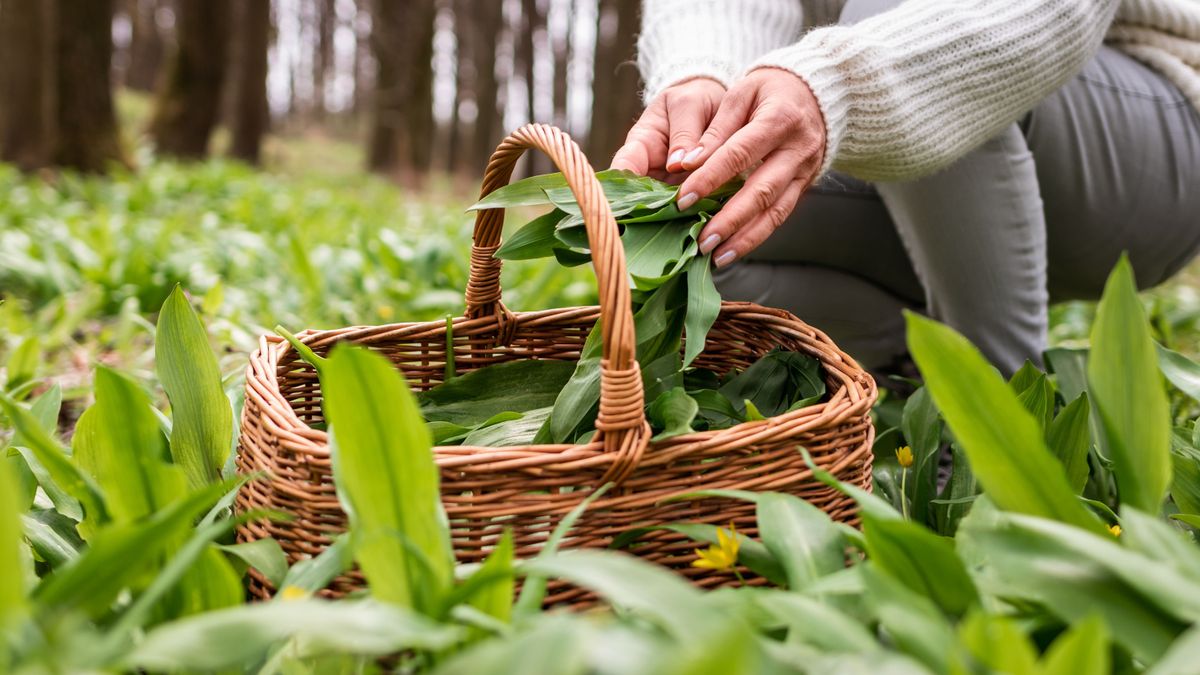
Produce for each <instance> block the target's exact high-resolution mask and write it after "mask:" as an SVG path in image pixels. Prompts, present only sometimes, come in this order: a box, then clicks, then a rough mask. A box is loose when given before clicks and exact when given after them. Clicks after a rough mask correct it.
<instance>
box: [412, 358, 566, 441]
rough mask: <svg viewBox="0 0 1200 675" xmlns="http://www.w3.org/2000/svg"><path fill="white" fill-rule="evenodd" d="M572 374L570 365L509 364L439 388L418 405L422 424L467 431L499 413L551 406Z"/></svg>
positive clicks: (423, 395) (420, 397) (422, 397)
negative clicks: (451, 425)
mask: <svg viewBox="0 0 1200 675" xmlns="http://www.w3.org/2000/svg"><path fill="white" fill-rule="evenodd" d="M574 371H575V364H574V363H572V362H570V361H542V360H535V359H527V360H522V361H510V362H508V363H500V364H497V365H494V366H488V367H486V368H480V369H479V370H474V371H471V372H469V373H466V374H464V375H462V376H460V377H457V378H455V379H453V380H451V381H450V382H446V383H444V384H440V385H438V386H436V387H434V388H433V389H430V390H429V391H426V392H422V393H421V394H419V395H418V401H419V402H420V404H421V413H422V414H423V415H424V417H425V419H426V420H429V421H436V422H453V423H454V424H460V425H463V426H468V427H469V426H473V425H478V424H480V423H482V422H485V421H487V420H488V419H489V418H491V417H492V416H494V415H497V414H500V413H504V412H510V411H514V410H515V411H518V412H520V411H524V410H533V409H534V408H541V407H543V406H547V405H551V404H552V403H554V400H555V398H556V397H557V396H558V394H559V391H561V390H562V388H563V386H564V385H565V384H566V383H567V380H568V379H569V378H570V377H571V373H572V372H574Z"/></svg>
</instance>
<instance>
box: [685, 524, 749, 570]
mask: <svg viewBox="0 0 1200 675" xmlns="http://www.w3.org/2000/svg"><path fill="white" fill-rule="evenodd" d="M740 547H741V542H740V541H738V537H737V528H736V527H734V526H733V523H730V524H729V533H728V534H726V532H725V530H724V529H722V528H717V543H716V544H713V545H712V546H709V547H708V549H707V550H703V551H702V550H700V549H696V555H697V556H699V557H698V558H696V559H695V560H693V561H692V567H703V568H705V569H710V570H731V569H733V566H734V565H736V564H737V559H738V548H740Z"/></svg>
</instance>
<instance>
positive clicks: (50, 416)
mask: <svg viewBox="0 0 1200 675" xmlns="http://www.w3.org/2000/svg"><path fill="white" fill-rule="evenodd" d="M61 408H62V388H61V387H59V386H58V385H57V384H55V385H54V386H52V387H50V388H49V389H47V390H46V391H45V393H43V394H42V395H40V396H38V397H37V398H36V399H34V401H33V403H32V404H31V405H30V406H29V412H30V413H31V414H32V415H33V417H34V419H36V420H37V421H38V424H40V425H41V427H42V428H43V429H45V430H46V433H47V434H49V435H50V436H51V437H53V435H54V431H55V430H56V429H57V428H58V414H59V411H60V410H61ZM10 445H13V446H21V447H24V446H27V445H28V443H27V442H26V441H25V439H24V438H23V437H22V435H21V433H20V432H17V433H16V434H15V435H14V436H13V438H12V441H11V443H10ZM0 449H2V448H0ZM5 455H6V457H5V459H4V462H5V463H7V464H8V465H9V466H10V467H11V468H12V471H13V479H14V481H15V482H16V484H17V495H18V496H17V503H18V504H20V505H21V510H23V511H24V510H28V509H29V507H30V506H31V505H32V504H33V497H34V495H35V494H36V493H37V487H38V483H39V481H38V476H36V475H34V472H33V470H32V469H31V468H30V464H29V462H27V461H26V460H25V457H24V456H23V455H22V453H21V452H20V451H19V450H16V449H15V448H14V449H10V450H9V451H8V452H7V453H5ZM43 477H44V478H45V479H46V480H45V481H44V482H45V483H46V484H47V486H48V488H44V489H46V494H47V496H49V497H51V499H52V500H57V501H58V502H59V503H64V502H67V501H70V497H69V496H67V495H65V494H57V493H56V491H58V486H57V484H55V483H54V481H53V480H50V478H49V476H48V475H45V472H44V471H43Z"/></svg>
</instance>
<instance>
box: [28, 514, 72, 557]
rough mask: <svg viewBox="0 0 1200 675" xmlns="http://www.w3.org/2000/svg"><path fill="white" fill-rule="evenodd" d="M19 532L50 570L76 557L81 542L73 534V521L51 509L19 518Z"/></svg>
mask: <svg viewBox="0 0 1200 675" xmlns="http://www.w3.org/2000/svg"><path fill="white" fill-rule="evenodd" d="M21 525H22V529H23V530H24V532H25V538H26V539H28V540H29V544H30V546H32V547H33V550H34V551H35V552H37V554H38V557H39V558H41V559H42V560H45V561H46V563H47V564H48V565H50V567H51V569H57V568H59V567H62V566H63V565H66V564H67V563H69V562H71V561H72V560H74V559H75V558H77V557H79V552H80V551H81V550H83V548H84V544H83V539H81V538H80V537H79V533H78V532H76V531H75V521H73V520H71V519H70V518H68V517H66V516H64V515H62V514H61V513H59V512H58V511H55V510H53V509H35V510H33V511H30V512H28V513H26V514H24V515H22V516H21Z"/></svg>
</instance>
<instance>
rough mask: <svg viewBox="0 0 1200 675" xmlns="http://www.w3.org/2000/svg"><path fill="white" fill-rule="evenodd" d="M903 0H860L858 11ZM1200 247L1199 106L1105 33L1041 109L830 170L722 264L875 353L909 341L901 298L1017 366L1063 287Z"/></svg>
mask: <svg viewBox="0 0 1200 675" xmlns="http://www.w3.org/2000/svg"><path fill="white" fill-rule="evenodd" d="M896 4H898V1H897V0H850V2H848V3H847V5H846V7H845V9H844V10H843V12H842V16H841V22H842V23H853V22H854V21H857V20H858V19H861V18H864V17H866V16H870V15H871V14H875V13H878V12H880V11H883V10H885V9H888V8H890V7H891V6H894V5H896ZM1197 249H1200V114H1198V113H1197V111H1196V110H1195V109H1193V108H1192V107H1191V106H1190V105H1189V104H1188V102H1187V101H1186V100H1185V99H1184V97H1183V95H1182V94H1181V93H1180V92H1179V90H1178V89H1177V88H1176V87H1175V86H1174V85H1173V84H1171V83H1170V82H1168V81H1167V80H1166V79H1164V78H1163V77H1161V76H1159V75H1158V74H1157V73H1155V72H1154V71H1152V70H1150V69H1149V68H1147V67H1146V66H1144V65H1142V64H1140V63H1138V62H1137V61H1135V60H1133V59H1132V58H1130V57H1128V56H1126V55H1124V54H1122V53H1121V52H1118V51H1117V50H1115V49H1112V48H1110V47H1107V46H1106V47H1103V48H1101V50H1100V51H1099V52H1098V53H1097V54H1096V56H1095V57H1094V58H1093V59H1092V60H1091V62H1089V63H1088V64H1087V65H1086V66H1085V67H1084V69H1083V71H1082V72H1080V73H1079V75H1077V76H1076V77H1075V78H1074V79H1072V80H1071V81H1070V82H1068V83H1067V84H1066V85H1064V86H1063V87H1062V88H1060V89H1059V90H1058V91H1056V92H1055V93H1053V94H1052V95H1050V96H1049V97H1047V98H1046V99H1045V100H1043V101H1042V102H1041V103H1039V104H1038V105H1037V107H1035V108H1034V109H1033V110H1032V111H1031V112H1030V113H1029V114H1028V115H1027V116H1026V117H1025V118H1023V119H1022V120H1020V121H1018V122H1017V123H1016V124H1014V125H1012V126H1011V127H1009V128H1008V129H1006V130H1004V131H1003V132H1002V133H1000V134H999V135H998V136H996V137H995V138H993V139H991V140H990V141H988V142H987V143H985V144H983V145H982V146H980V147H979V148H977V149H975V150H974V151H972V152H971V153H970V154H968V155H967V156H965V157H963V158H962V159H960V160H958V161H957V162H956V163H954V164H953V165H951V166H950V167H948V168H946V169H944V170H942V171H940V172H938V173H936V174H934V175H931V176H928V177H925V178H921V179H918V180H914V181H910V182H903V183H876V184H867V183H864V182H862V181H859V180H856V179H854V178H850V177H848V176H845V175H839V174H837V173H833V174H830V175H827V176H826V177H825V178H824V179H823V180H822V181H820V182H819V183H818V184H817V185H815V186H814V187H813V188H812V189H811V190H809V192H808V193H807V194H806V195H805V196H804V197H803V198H802V199H801V202H800V204H799V205H798V206H797V208H796V210H795V212H794V213H793V214H792V216H791V217H790V218H789V219H788V221H786V222H785V223H784V224H783V226H782V227H780V228H779V230H777V231H776V232H775V234H774V235H772V237H771V238H770V239H769V240H767V242H766V243H765V244H763V246H761V247H760V248H759V249H757V250H756V251H754V252H753V253H751V254H750V255H749V256H747V258H746V259H745V260H743V261H741V262H739V263H736V264H734V265H731V266H730V267H728V268H726V269H724V270H722V271H720V272H719V273H718V274H717V276H716V281H717V287H718V288H719V289H720V291H721V293H722V295H723V296H725V297H726V299H730V300H750V301H753V302H758V303H760V304H764V305H768V306H774V307H780V308H783V309H787V310H789V311H791V312H793V313H795V314H796V315H797V316H799V317H800V318H801V319H804V320H805V321H807V322H808V323H810V324H812V325H814V326H816V327H817V328H820V329H822V330H824V331H825V332H827V333H829V335H830V336H831V337H832V338H833V339H834V341H835V342H837V343H838V344H839V346H841V347H842V349H844V350H845V351H847V352H848V353H850V354H851V355H852V356H854V357H855V358H856V359H858V360H859V361H860V362H861V363H862V364H863V365H865V366H867V367H872V368H877V367H881V366H886V365H887V364H888V363H890V362H893V361H894V360H895V359H896V358H897V357H900V356H902V355H903V354H904V353H905V351H906V347H905V340H904V334H905V328H904V321H903V318H902V316H901V310H903V309H912V310H916V311H921V312H924V313H926V314H928V315H930V316H932V317H934V318H936V319H938V320H940V321H942V322H944V323H947V324H949V325H950V326H953V327H954V328H955V329H957V330H958V331H959V332H961V333H963V334H964V335H965V336H966V337H967V338H969V339H970V340H971V341H972V342H974V343H975V345H976V346H978V347H979V348H980V349H981V350H982V351H983V353H984V354H985V355H986V356H987V357H988V358H989V359H991V361H992V362H993V363H994V364H995V365H996V366H997V367H998V368H1000V370H1001V371H1003V372H1005V373H1011V372H1013V371H1015V370H1016V369H1017V368H1019V367H1020V366H1021V364H1022V363H1023V362H1024V361H1025V360H1026V359H1030V360H1032V361H1034V362H1035V363H1040V360H1041V353H1042V351H1043V350H1044V349H1045V347H1046V339H1047V338H1046V333H1047V307H1048V303H1050V302H1056V301H1060V300H1070V299H1094V298H1098V297H1099V294H1100V292H1101V290H1102V289H1103V285H1104V281H1105V279H1106V277H1107V275H1108V272H1109V271H1110V270H1111V269H1112V266H1113V265H1114V264H1116V262H1117V259H1118V258H1119V256H1120V255H1121V253H1122V252H1123V251H1125V252H1128V253H1129V256H1130V259H1131V261H1132V263H1133V267H1134V270H1135V274H1136V277H1137V281H1138V284H1139V286H1140V287H1143V288H1145V287H1150V286H1154V285H1156V284H1158V283H1161V282H1162V281H1164V280H1166V279H1167V278H1168V277H1170V276H1171V275H1172V274H1174V273H1175V272H1176V271H1178V270H1179V269H1180V268H1181V267H1183V266H1184V265H1185V264H1186V263H1187V262H1188V261H1189V260H1191V258H1192V257H1193V256H1194V255H1195V254H1196V252H1197Z"/></svg>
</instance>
